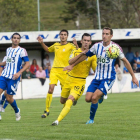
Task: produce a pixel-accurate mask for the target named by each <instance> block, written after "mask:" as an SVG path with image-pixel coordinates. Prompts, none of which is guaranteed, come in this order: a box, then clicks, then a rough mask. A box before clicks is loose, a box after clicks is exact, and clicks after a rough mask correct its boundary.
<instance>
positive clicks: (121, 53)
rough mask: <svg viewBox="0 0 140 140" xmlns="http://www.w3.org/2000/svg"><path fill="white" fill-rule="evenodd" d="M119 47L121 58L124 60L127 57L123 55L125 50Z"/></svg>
mask: <svg viewBox="0 0 140 140" xmlns="http://www.w3.org/2000/svg"><path fill="white" fill-rule="evenodd" d="M118 47H119V58H120V59H123V58H124V57H125V55H124V53H123V50H122V48H121V47H120V46H119V45H118Z"/></svg>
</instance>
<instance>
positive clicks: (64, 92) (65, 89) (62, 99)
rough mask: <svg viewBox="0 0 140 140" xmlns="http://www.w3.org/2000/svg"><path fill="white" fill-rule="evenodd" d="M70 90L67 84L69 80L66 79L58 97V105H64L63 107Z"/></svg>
mask: <svg viewBox="0 0 140 140" xmlns="http://www.w3.org/2000/svg"><path fill="white" fill-rule="evenodd" d="M70 90H71V86H70V84H69V80H68V79H67V80H66V81H65V84H64V86H63V88H62V91H61V97H60V103H61V104H64V106H65V103H66V101H67V99H68V97H69V94H70Z"/></svg>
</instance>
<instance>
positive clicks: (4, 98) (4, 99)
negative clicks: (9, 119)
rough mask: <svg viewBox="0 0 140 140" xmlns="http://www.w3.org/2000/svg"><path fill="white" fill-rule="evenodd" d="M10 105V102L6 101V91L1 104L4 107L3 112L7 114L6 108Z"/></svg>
mask: <svg viewBox="0 0 140 140" xmlns="http://www.w3.org/2000/svg"><path fill="white" fill-rule="evenodd" d="M4 101H5V102H4ZM3 103H4V105H3ZM8 104H9V102H8V101H7V100H6V90H5V92H4V94H3V95H2V99H1V102H0V105H2V110H1V112H5V108H6V107H7V105H8Z"/></svg>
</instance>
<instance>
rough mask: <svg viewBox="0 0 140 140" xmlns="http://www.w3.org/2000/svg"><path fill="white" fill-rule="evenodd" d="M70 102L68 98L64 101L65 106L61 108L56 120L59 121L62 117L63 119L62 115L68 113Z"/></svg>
mask: <svg viewBox="0 0 140 140" xmlns="http://www.w3.org/2000/svg"><path fill="white" fill-rule="evenodd" d="M72 104H73V102H72V100H70V99H68V100H67V101H66V105H65V107H64V108H63V109H62V111H61V113H60V115H59V116H58V118H57V120H58V121H59V122H60V121H61V120H62V119H64V117H65V116H66V115H67V114H68V113H69V111H70V108H71V106H72Z"/></svg>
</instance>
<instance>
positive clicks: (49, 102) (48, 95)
mask: <svg viewBox="0 0 140 140" xmlns="http://www.w3.org/2000/svg"><path fill="white" fill-rule="evenodd" d="M51 102H52V94H49V93H48V94H47V97H46V111H47V112H49V108H50V105H51Z"/></svg>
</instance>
